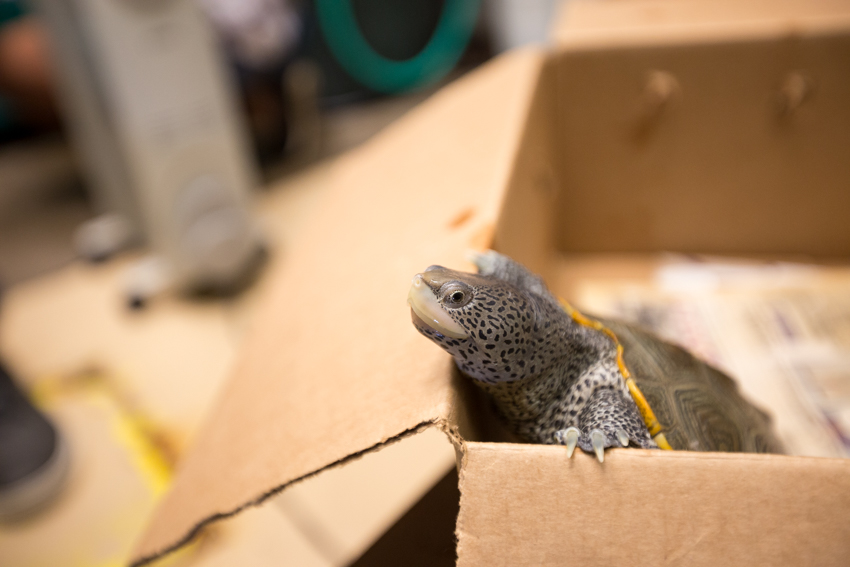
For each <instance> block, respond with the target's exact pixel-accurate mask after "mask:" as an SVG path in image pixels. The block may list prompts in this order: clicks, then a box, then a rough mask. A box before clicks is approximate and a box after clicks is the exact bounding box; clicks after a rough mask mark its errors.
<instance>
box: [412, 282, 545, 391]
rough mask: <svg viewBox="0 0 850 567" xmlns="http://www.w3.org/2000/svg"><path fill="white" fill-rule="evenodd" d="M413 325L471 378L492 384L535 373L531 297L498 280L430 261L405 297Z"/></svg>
mask: <svg viewBox="0 0 850 567" xmlns="http://www.w3.org/2000/svg"><path fill="white" fill-rule="evenodd" d="M407 302H408V303H409V304H410V308H411V317H412V319H413V324H414V326H415V327H416V328H417V330H419V332H420V333H422V334H423V335H425V336H426V337H428V338H429V339H431V340H432V341H434V342H435V343H437V344H438V345H439V346H440V347H442V348H443V349H445V350H446V351H448V352H449V353H450V354H451V355H452V356H453V357H454V359H455V362H456V363H457V365H458V367H460V369H461V370H462V371H463V372H464V373H465V374H467V375H469V376H470V377H472V378H474V379H476V380H479V381H481V382H486V383H490V384H494V383H498V382H512V381H515V380H520V379H522V378H523V377H525V376H527V375H530V374H534V372H535V370H536V368H534V366H535V365H534V363H533V362H532V356H531V355H532V351H533V349H534V344H535V341H534V333H535V332H536V325H535V323H534V318H535V314H534V310H535V309H534V301H532V300H531V299H530V298H529V297H528V295H527V294H526V293H524V292H522V291H521V290H519V289H517V288H516V287H514V286H512V285H510V284H508V283H506V282H504V281H502V280H499V279H496V278H494V277H489V276H482V275H479V274H470V273H465V272H457V271H454V270H449V269H447V268H444V267H442V266H431V267H429V268H428V269H427V270H425V271H424V272H422V273H420V274H416V276H414V278H413V282H412V283H411V286H410V292H409V293H408V296H407Z"/></svg>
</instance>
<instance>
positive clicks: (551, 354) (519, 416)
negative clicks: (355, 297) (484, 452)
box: [408, 251, 783, 462]
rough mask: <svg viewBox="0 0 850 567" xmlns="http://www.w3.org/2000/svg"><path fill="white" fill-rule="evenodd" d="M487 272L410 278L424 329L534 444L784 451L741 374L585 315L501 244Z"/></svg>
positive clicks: (482, 263) (433, 271)
mask: <svg viewBox="0 0 850 567" xmlns="http://www.w3.org/2000/svg"><path fill="white" fill-rule="evenodd" d="M471 259H472V261H473V263H474V264H475V265H476V266H477V268H478V273H477V274H474V273H466V272H459V271H455V270H450V269H448V268H444V267H442V266H437V265H434V266H430V267H429V268H427V269H426V270H425V271H424V272H422V273H419V274H416V275H415V276H414V278H413V282H412V284H411V287H410V290H409V293H408V303H409V305H410V308H411V318H412V321H413V324H414V326H415V327H416V329H417V330H418V331H419V332H420V333H421V334H423V335H424V336H426V337H427V338H429V339H430V340H431V341H433V342H434V343H436V344H437V345H439V346H440V347H442V348H443V349H444V350H446V351H447V352H448V353H449V354H451V355H452V357H453V358H454V361H455V363H456V365H457V367H458V368H459V369H460V371H461V373H463V374H464V375H465V376H467V377H468V378H470V379H471V380H472V381H473V382H474V383H475V384H476V385H477V386H479V387H480V388H481V389H482V390H483V391H484V392H486V394H487V395H488V396H489V398H491V400H492V402H493V406H494V407H495V410H496V413H497V414H498V415H499V416H500V418H501V420H502V421H503V423H504V424H505V425H506V426H507V428H508V429H509V430H510V431H511V432H512V433H513V434H515V435H517V436H518V437H519V438H520V439H521V440H523V441H524V442H528V443H543V444H559V445H565V446H566V448H567V453H568V455H569V456H570V457H571V456H572V454H573V452H574V449H575V447H576V446H578V447H580V448H581V449H582V450H583V451H585V452H588V453H593V454H595V455H596V457H597V458H598V460H599V461H600V462H603V461H604V451H605V449H607V448H611V447H636V448H643V449H668V450H690V451H740V452H756V453H781V452H783V448H782V444H781V443H780V442H779V440H778V438H777V436H776V434H775V432H774V430H773V427H772V421H771V418H770V416H769V415H768V414H767V413H765V412H764V411H762V410H761V409H759V408H757V407H756V406H754V405H753V404H752V403H750V402H749V401H748V400H746V399H745V398H744V397H743V396H742V395H741V393H740V392H739V389H738V386H737V384H736V383H735V381H734V380H733V379H732V378H730V377H729V376H728V375H726V374H725V373H723V372H722V371H720V370H718V369H717V368H714V367H713V366H711V365H710V364H708V363H706V362H704V361H702V360H700V359H698V358H697V357H695V356H694V355H692V354H691V353H689V352H687V351H686V350H684V349H682V348H681V347H679V346H676V345H673V344H671V343H668V342H666V341H664V340H662V339H660V338H658V337H656V336H655V335H653V334H652V333H650V332H648V331H646V330H643V329H641V328H639V327H636V326H633V325H631V324H627V323H624V322H619V321H614V320H607V319H600V318H593V317H588V316H586V315H584V314H582V313H580V312H579V311H577V310H575V309H573V308H572V306H570V305H569V304H568V303H566V302H564V301H562V300H559V299H558V298H556V297H555V296H554V295H553V294H552V293H551V292H550V291H549V289H548V288H547V287H546V284H545V283H544V281H543V279H542V278H541V277H540V276H538V275H536V274H534V273H532V272H531V271H529V270H528V269H527V268H525V267H524V266H522V265H521V264H519V263H518V262H515V261H514V260H512V259H511V258H509V257H507V256H505V255H502V254H499V253H498V252H495V251H488V252H485V253H477V254H474V255H473V256H472V258H471Z"/></svg>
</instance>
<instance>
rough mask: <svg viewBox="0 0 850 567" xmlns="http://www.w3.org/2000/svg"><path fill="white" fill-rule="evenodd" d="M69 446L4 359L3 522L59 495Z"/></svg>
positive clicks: (0, 411) (0, 400)
mask: <svg viewBox="0 0 850 567" xmlns="http://www.w3.org/2000/svg"><path fill="white" fill-rule="evenodd" d="M68 452H69V451H68V447H67V445H66V444H65V442H64V441H63V439H62V436H61V435H60V434H59V432H58V430H57V429H56V428H55V427H54V426H53V424H52V423H50V421H49V420H48V419H47V418H46V417H45V416H44V415H43V414H42V413H41V412H40V411H38V410H37V409H36V408H35V407H34V406H33V405H32V403H30V401H29V400H28V399H27V397H26V396H25V395H24V393H23V392H22V391H21V390H20V389H19V388H18V387H17V386H16V385H15V382H14V381H13V380H12V377H11V376H10V374H9V372H8V371H7V370H6V368H5V367H4V366H3V364H2V362H0V522H11V521H16V520H20V519H23V518H26V517H28V516H30V515H31V514H33V513H35V512H37V511H38V510H40V509H42V508H43V507H44V506H46V505H47V504H49V503H50V502H51V501H52V500H53V499H54V497H55V496H57V495H58V494H59V492H60V491H61V489H62V488H63V486H64V484H65V479H66V478H67V476H68V469H69V462H70V459H69V455H68Z"/></svg>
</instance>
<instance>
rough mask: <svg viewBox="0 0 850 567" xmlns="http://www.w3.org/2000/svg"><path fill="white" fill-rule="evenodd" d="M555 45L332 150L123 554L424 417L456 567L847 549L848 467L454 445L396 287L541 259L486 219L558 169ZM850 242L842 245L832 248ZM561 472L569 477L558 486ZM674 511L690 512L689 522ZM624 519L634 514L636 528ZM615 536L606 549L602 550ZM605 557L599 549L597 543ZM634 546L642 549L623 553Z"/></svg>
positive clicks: (192, 527) (443, 394)
mask: <svg viewBox="0 0 850 567" xmlns="http://www.w3.org/2000/svg"><path fill="white" fill-rule="evenodd" d="M798 23H799V22H798ZM771 29H773V32H772V33H773V34H774V35H776V33H778V32H777V30H776V27H775V26H773V27H772V28H771ZM796 29H798V30H799V29H804V28H796ZM846 29H850V26H847V28H846ZM630 33H631V32H630ZM804 35H805V34H804ZM768 36H770V34H768ZM770 37H773V36H770ZM780 39H781V38H780ZM845 43H846V42H845ZM570 49H572V48H571V47H570V46H565V47H563V48H562V50H561V51H559V50H557V49H556V50H554V54H553V52H547V51H540V50H533V49H531V50H523V51H519V52H515V53H510V54H508V55H506V56H503V57H500V58H498V59H496V60H494V61H492V62H490V63H488V64H487V65H485V66H484V67H482V68H481V69H479V70H477V71H476V72H474V73H472V74H470V75H469V76H467V77H465V78H463V79H461V80H459V81H457V82H456V83H454V84H452V85H450V86H449V87H447V88H445V89H443V90H442V91H440V92H439V93H438V94H436V95H435V96H434V97H432V98H431V99H430V100H428V101H427V102H426V103H424V104H423V105H421V106H420V107H419V108H417V109H416V110H415V111H413V112H412V113H410V114H409V115H408V116H406V117H405V118H404V119H402V120H400V121H399V122H397V123H396V124H394V125H393V126H392V127H390V128H388V129H387V130H386V131H385V132H384V133H382V134H381V135H380V136H379V137H377V138H376V139H374V140H373V141H372V142H370V143H368V144H366V145H365V146H363V147H362V148H360V149H358V150H356V151H354V152H352V153H350V154H349V155H347V156H345V157H343V158H342V159H340V160H339V163H338V164H337V166H336V172H335V178H334V181H333V187H332V189H331V190H330V191H329V194H328V196H327V199H326V201H325V202H324V204H323V206H322V207H321V208H320V212H319V214H318V215H317V217H316V218H315V219H313V222H312V225H311V227H310V228H309V229H307V230H308V232H309V234H307V235H306V238H304V239H302V243H303V245H302V246H301V247H300V248H298V249H296V250H293V251H291V254H290V256H289V257H288V259H287V262H286V263H285V265H284V266H282V268H281V271H280V273H276V274H271V275H270V276H269V277H272V278H274V279H275V281H276V285H275V286H274V288H273V290H272V292H271V294H270V295H269V296H268V297H267V298H266V302H265V309H264V313H263V314H262V316H261V317H259V319H258V321H257V322H256V324H255V326H254V329H253V331H252V334H251V337H250V339H249V340H248V341H246V343H245V346H244V349H243V352H242V353H241V358H240V362H239V364H238V365H237V368H236V369H235V372H234V375H233V377H232V379H231V381H230V382H229V384H228V386H227V387H226V389H225V391H224V392H223V394H222V396H221V398H220V400H219V402H218V404H217V406H216V407H215V409H214V410H213V411H212V412H211V414H210V416H209V419H208V421H207V424H206V426H205V428H204V429H203V431H202V432H201V434H200V435H199V438H198V439H197V441H196V443H195V445H194V446H193V447H192V449H191V450H190V451H189V453H188V455H187V456H186V458H185V459H184V460H183V461H182V462H181V467H180V469H179V471H178V474H177V476H176V479H175V481H174V484H173V486H172V489H171V491H170V492H169V494H168V495H167V496H166V497H165V499H164V500H163V502H162V504H161V505H160V507H159V509H158V510H157V512H156V514H155V515H154V517H153V519H152V522H151V524H150V526H149V529H148V531H147V532H146V534H145V535H144V537H143V538H142V540H141V542H140V544H139V546H138V548H137V550H136V552H135V554H134V557H135V559H134V561H135V562H136V563H142V562H145V561H147V560H150V559H153V558H155V557H158V556H160V555H162V554H163V553H166V552H168V551H169V550H172V549H174V548H176V547H178V546H180V545H182V544H183V543H186V542H187V541H188V540H189V539H190V538H191V537H192V536H193V535H194V534H196V533H197V532H198V531H199V529H200V528H201V527H203V526H204V525H206V524H208V523H210V522H212V521H215V520H217V519H220V518H223V517H226V516H229V515H232V514H235V513H237V512H239V511H240V510H242V509H243V508H245V507H247V506H250V505H254V504H258V503H260V502H262V501H263V500H264V499H265V498H267V497H269V496H271V495H273V494H274V493H276V492H278V491H280V490H282V489H284V488H285V487H286V486H288V485H290V484H291V483H293V482H296V481H298V480H300V479H303V478H305V477H308V476H311V475H313V474H316V473H317V472H320V471H322V470H324V469H326V468H328V467H332V466H335V465H338V464H340V463H344V462H346V461H347V460H349V459H352V458H356V457H358V456H360V455H362V454H363V453H364V452H367V451H370V450H373V449H376V448H380V447H381V446H382V445H384V444H386V443H389V442H392V441H394V440H397V439H400V438H402V437H404V436H406V435H411V434H414V433H415V432H417V431H418V430H420V429H421V428H424V427H440V428H442V429H443V430H444V431H445V432H446V433H447V435H448V437H449V438H450V439H451V440H452V441H453V442H454V443H455V445H456V447H458V449H459V451H460V453H461V454H462V455H463V463H462V469H461V490H462V500H461V513H460V517H459V520H458V536H459V554H460V559H461V563H465V564H474V563H475V561H476V559H480V558H481V557H488V556H489V557H493V555H492V554H493V553H499V554H500V555H498V556H499V557H501V558H502V560H503V563H504V564H529V565H531V564H546V563H549V564H557V563H558V562H563V561H565V560H568V559H573V560H575V559H579V560H586V562H588V563H593V562H603V563H604V562H606V561H613V560H624V561H625V560H634V561H633V562H634V563H640V564H650V563H652V564H657V563H659V562H661V561H665V560H670V559H671V558H672V559H679V560H681V561H685V560H688V561H690V560H693V559H694V557H695V556H694V555H693V553H694V552H696V553H697V556H699V557H701V558H702V560H703V562H705V563H713V562H717V561H722V560H736V562H741V561H742V559H741V558H742V557H746V558H747V560H748V561H749V560H751V561H752V562H753V563H755V564H770V563H771V562H777V561H779V560H785V561H789V560H794V561H800V562H805V561H807V560H813V559H815V558H818V559H823V558H828V560H829V561H835V560H836V558H839V557H841V556H842V554H843V555H845V556H846V554H850V524H848V523H847V522H846V521H844V520H845V518H846V515H847V513H848V511H850V462H848V461H844V460H831V459H807V458H792V457H778V456H764V455H740V454H734V455H711V454H694V453H680V454H671V453H662V452H646V451H640V450H628V451H614V452H613V454H612V456H611V457H610V458H606V461H605V467H598V466H595V465H596V464H597V463H595V461H593V460H592V459H590V458H583V457H584V456H583V455H577V456H576V457H574V458H573V460H572V461H568V460H566V459H565V456H564V454H563V451H559V450H558V448H557V447H542V446H519V445H509V444H488V443H476V442H467V441H465V439H466V440H469V439H475V438H476V435H475V433H474V432H472V430H473V427H474V424H473V420H471V419H469V418H468V416H469V415H470V413H471V412H470V411H468V408H470V407H471V406H472V405H473V404H474V403H475V402H474V400H472V397H473V396H470V395H469V391H470V390H469V389H468V388H467V386H466V385H465V383H464V382H462V381H460V380H459V379H458V376H457V373H456V372H454V371H453V368H454V367H453V363H452V362H451V360H450V359H449V358H448V356H447V355H445V354H444V353H443V352H442V351H441V350H440V349H437V348H434V347H433V345H432V344H430V343H429V342H428V341H426V340H424V339H422V338H421V337H420V336H419V335H418V333H417V332H416V331H415V329H414V328H413V326H412V325H411V324H410V320H409V312H408V308H407V305H406V303H405V294H406V292H407V288H408V285H409V281H410V278H411V277H412V275H413V274H415V273H416V272H419V271H422V270H423V269H424V268H425V267H427V266H428V265H430V264H434V263H439V264H443V265H447V266H450V267H454V268H459V269H470V268H471V266H470V265H468V264H467V263H466V261H465V260H464V254H465V252H466V250H468V249H469V248H486V247H490V246H492V245H493V244H494V242H495V244H496V246H497V247H498V248H499V249H500V250H502V251H505V252H507V253H509V254H512V255H514V256H516V257H517V258H518V259H521V260H522V261H524V262H525V263H526V264H527V265H529V266H530V267H531V268H532V269H538V270H539V269H543V268H544V267H545V255H546V246H547V244H546V242H544V241H548V240H547V239H549V238H550V236H551V235H548V234H547V233H546V231H547V230H548V229H550V228H551V227H547V226H546V224H545V223H533V222H532V223H529V222H527V220H528V217H525V219H526V221H525V222H521V223H516V222H515V223H513V224H511V223H504V222H499V223H497V221H499V220H500V219H501V218H502V217H504V216H505V212H506V211H509V210H512V209H524V210H525V211H526V212H527V213H528V214H529V215H532V216H533V215H534V213H535V212H536V211H539V210H540V209H541V207H545V206H546V203H547V202H548V201H546V199H548V198H549V197H547V196H546V194H547V190H546V187H548V186H550V185H551V177H552V176H557V175H559V173H558V172H557V171H553V168H554V169H555V170H557V168H559V167H561V165H560V164H559V162H558V159H557V158H558V156H556V155H554V154H552V153H551V147H552V144H550V143H549V141H550V140H549V137H551V136H556V135H557V132H556V130H557V125H558V124H559V122H558V121H557V120H554V119H553V118H552V117H551V116H549V115H548V114H547V112H548V113H550V114H551V113H552V109H553V108H555V106H554V103H553V101H552V98H553V97H555V96H556V93H557V86H558V84H559V83H558V74H557V73H556V72H553V70H552V69H551V67H550V66H552V65H555V64H557V63H558V61H559V59H560V58H561V57H562V56H563V53H567V52H569V50H570ZM576 49H579V50H584V51H587V50H588V49H591V48H590V47H589V44H588V43H587V42H584V43H582V45H581V46H580V47H576ZM847 53H850V52H848V51H847V50H845V51H844V52H842V57H844V58H845V59H843V60H844V61H846V57H847ZM843 80H844V86H845V87H846V85H847V79H846V78H845V79H843ZM843 112H844V114H843V115H842V120H844V119H845V118H846V117H847V110H846V109H844V110H843ZM555 113H556V114H557V112H555ZM557 118H558V119H560V118H562V117H561V116H558V117H557ZM844 123H846V120H845V121H844ZM842 135H843V134H840V133H839V134H838V136H839V137H840V136H842ZM844 151H845V152H846V151H847V148H846V147H845V148H844ZM839 161H840V160H837V159H834V158H833V159H831V160H829V163H830V164H832V165H834V164H835V163H839ZM836 167H838V166H836ZM844 179H845V180H846V179H850V175H847V176H845V177H844ZM526 185H528V186H532V187H539V188H542V190H541V191H537V192H536V193H535V194H536V195H537V196H536V197H528V198H519V197H518V195H524V194H520V193H518V192H517V191H512V189H513V188H516V187H519V186H526ZM824 195H825V197H824V198H825V199H826V201H824V202H822V203H821V204H820V205H819V206H818V207H816V209H817V213H818V214H820V213H823V214H825V215H827V216H828V217H829V222H827V223H826V226H827V229H828V230H827V232H826V233H824V232H821V234H822V235H824V234H825V235H826V236H825V237H824V238H830V234H831V233H830V232H829V230H831V229H834V228H835V227H836V222H837V220H838V217H837V216H836V213H835V211H831V209H832V208H834V207H833V206H831V205H830V203H832V202H838V203H843V202H846V199H847V196H846V194H844V193H841V194H839V193H838V192H836V191H835V190H834V187H830V188H829V190H828V191H826V193H824ZM526 196H527V195H526ZM830 199H832V200H833V201H830ZM836 199H837V201H834V200H836ZM842 199H843V201H842ZM845 210H847V209H846V208H845ZM830 211H831V212H830ZM514 218H518V219H522V218H524V217H523V215H521V214H519V215H514ZM803 221H804V224H805V223H808V225H807V226H809V227H812V226H815V225H817V224H818V222H819V221H818V217H816V216H815V217H812V218H811V219H808V220H806V219H805V218H804V219H803ZM804 228H805V226H804ZM518 233H522V239H518V238H514V236H515V235H516V234H518ZM520 240H522V242H523V244H522V246H520V245H519V244H518V243H519V242H520ZM815 244H816V243H815ZM697 245H698V243H697ZM848 249H850V242H848V241H847V238H843V239H840V241H839V242H838V243H837V244H836V248H835V250H838V251H840V250H844V252H845V253H846V251H847V250H848ZM833 252H834V251H833ZM564 469H567V470H568V471H569V472H564ZM565 479H568V481H569V483H570V485H569V486H567V485H566V482H567V480H565ZM635 479H641V480H640V483H639V484H636V483H635ZM559 483H564V487H563V490H553V488H552V487H553V486H558V484H559ZM695 487H700V490H698V491H695V490H694V489H695ZM659 494H663V495H665V497H664V498H659V496H658V495H659ZM526 504H527V506H526ZM688 510H693V511H695V512H694V513H696V514H699V517H700V518H702V519H703V522H702V523H700V524H699V526H701V527H700V528H699V529H696V528H695V527H694V526H696V523H693V522H692V523H690V524H689V523H688V518H689V517H691V516H689V514H688ZM551 518H559V520H558V521H555V522H553V521H551ZM636 518H647V520H646V521H644V522H640V523H639V524H637V525H635V519H636ZM791 518H793V520H792V521H789V519H791ZM543 524H545V525H546V527H545V529H542V528H541V526H543ZM573 525H581V529H580V530H579V529H573V528H571V527H570V526H573ZM612 526H613V527H615V528H617V529H616V531H615V532H614V533H612ZM623 526H634V529H622V527H623ZM648 534H653V535H652V536H651V537H650V536H648ZM760 536H764V537H762V539H761V540H760V541H761V543H760V544H759V545H757V546H754V545H752V544H753V542H754V541H756V540H758V538H759V537H760ZM612 539H613V540H616V541H617V542H618V544H617V545H616V546H613V547H612V546H610V545H603V542H608V541H611V540H612ZM523 541H534V546H533V547H535V548H536V549H537V550H538V553H537V555H535V554H529V553H528V548H527V547H528V546H522V545H516V543H517V542H523ZM792 541H793V542H794V544H793V546H792V545H791V544H789V542H792ZM718 543H723V545H722V546H718V545H717V544H718ZM579 548H581V549H583V550H584V551H583V552H582V553H584V552H587V553H586V554H585V555H582V553H579V552H578V551H576V550H577V549H579ZM603 548H604V549H607V550H610V553H609V555H606V556H600V555H599V554H598V550H599V549H603ZM744 548H746V549H747V550H749V551H747V552H745V553H744V554H743V555H741V550H742V549H744ZM630 549H632V550H640V551H641V555H640V556H639V559H640V560H639V561H638V560H637V558H638V557H637V556H635V555H634V554H632V553H631V552H630V551H629V550H630ZM736 558H737V559H736ZM827 562H828V561H827Z"/></svg>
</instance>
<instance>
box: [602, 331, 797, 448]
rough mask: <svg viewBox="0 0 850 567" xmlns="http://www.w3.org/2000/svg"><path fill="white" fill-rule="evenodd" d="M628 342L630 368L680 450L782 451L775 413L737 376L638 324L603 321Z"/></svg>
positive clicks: (626, 357) (625, 345)
mask: <svg viewBox="0 0 850 567" xmlns="http://www.w3.org/2000/svg"><path fill="white" fill-rule="evenodd" d="M601 322H602V323H603V324H604V325H605V326H606V327H608V328H609V329H611V331H613V332H614V333H615V334H616V335H617V338H618V339H619V341H620V343H621V344H622V345H623V357H624V361H625V364H626V367H627V368H628V369H629V372H630V373H631V374H632V376H633V377H634V380H635V382H636V383H637V385H638V388H640V390H641V391H642V392H643V394H644V396H645V397H646V400H647V402H649V406H650V407H651V408H652V410H653V412H654V413H655V416H656V418H658V422H659V423H660V424H661V426H662V428H663V431H664V435H665V436H666V438H667V441H668V442H669V443H670V445H671V446H672V447H673V449H676V450H686V451H741V452H748V453H781V452H783V450H782V444H781V443H780V442H779V440H778V439H777V438H776V436H775V434H774V433H773V428H772V425H771V419H770V416H768V415H767V414H766V413H765V412H763V411H762V410H760V409H758V408H757V407H755V406H754V405H752V404H751V403H750V402H748V401H747V400H746V399H744V397H743V396H741V394H740V392H739V391H738V386H737V384H736V383H735V381H734V380H732V378H730V377H729V376H727V375H726V374H724V373H723V372H721V371H720V370H718V369H716V368H714V367H712V366H711V365H709V364H706V363H705V362H703V361H702V360H699V359H698V358H696V357H695V356H693V355H692V354H690V353H689V352H687V351H686V350H684V349H682V348H680V347H677V346H675V345H672V344H670V343H667V342H665V341H663V340H661V339H659V338H658V337H656V336H654V335H652V334H651V333H648V332H646V331H643V330H641V329H639V328H637V327H633V326H631V325H627V324H625V323H620V322H616V321H608V320H601Z"/></svg>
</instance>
